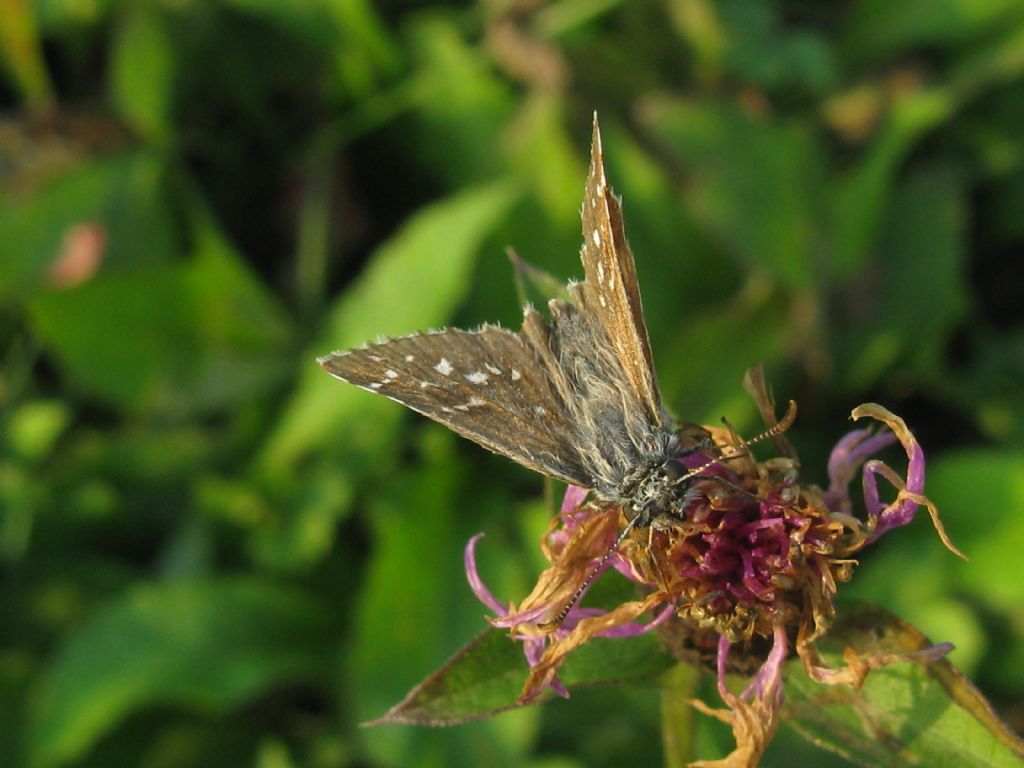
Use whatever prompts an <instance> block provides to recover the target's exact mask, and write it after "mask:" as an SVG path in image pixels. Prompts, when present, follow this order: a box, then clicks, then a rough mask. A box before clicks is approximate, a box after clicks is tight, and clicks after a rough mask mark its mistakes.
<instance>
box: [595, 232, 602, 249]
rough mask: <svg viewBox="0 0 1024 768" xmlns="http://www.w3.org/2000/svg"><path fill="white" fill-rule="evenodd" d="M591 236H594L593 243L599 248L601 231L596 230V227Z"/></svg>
mask: <svg viewBox="0 0 1024 768" xmlns="http://www.w3.org/2000/svg"><path fill="white" fill-rule="evenodd" d="M593 238H594V245H596V246H597V247H598V248H600V247H601V233H600V232H598V231H597V230H596V229H595V230H594V232H593Z"/></svg>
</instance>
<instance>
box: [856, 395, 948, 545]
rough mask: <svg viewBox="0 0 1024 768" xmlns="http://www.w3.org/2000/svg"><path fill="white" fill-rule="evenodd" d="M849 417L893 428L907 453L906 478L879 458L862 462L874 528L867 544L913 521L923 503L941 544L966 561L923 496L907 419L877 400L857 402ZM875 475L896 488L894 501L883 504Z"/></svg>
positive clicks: (919, 458)
mask: <svg viewBox="0 0 1024 768" xmlns="http://www.w3.org/2000/svg"><path fill="white" fill-rule="evenodd" d="M850 416H851V418H853V419H854V420H857V419H860V418H862V417H864V416H868V417H870V418H872V419H875V420H877V421H881V422H882V423H883V424H885V425H886V426H887V427H888V428H889V429H891V430H892V432H893V434H894V435H895V436H896V439H897V440H899V441H900V444H901V445H902V446H903V450H904V451H905V452H906V454H907V477H906V480H905V481H903V480H901V479H900V477H899V476H898V475H897V474H896V473H895V472H894V471H893V470H892V469H891V468H890V467H889V466H887V465H886V464H884V463H882V462H880V461H869V462H868V463H867V464H865V465H864V472H863V480H864V502H865V505H866V506H867V510H868V518H869V520H870V521H872V522H873V523H874V525H875V531H874V533H873V534H872V536H871V538H870V539H869V543H870V542H871V541H875V540H876V539H878V537H880V536H881V535H882V534H883V533H885V532H886V531H888V530H889V529H891V528H896V527H899V526H901V525H906V524H907V523H909V522H910V521H911V520H913V518H914V513H915V512H916V511H917V509H918V507H921V506H923V507H925V508H926V509H927V510H928V514H929V515H930V517H931V519H932V525H933V526H935V530H936V532H937V533H938V534H939V538H940V539H942V543H943V544H945V545H946V547H947V548H948V549H949V550H950V551H951V552H953V553H954V554H956V555H959V556H960V557H962V558H964V559H965V560H966V559H967V557H966V556H965V555H964V554H963V552H961V551H960V550H959V549H957V547H956V546H955V545H954V544H953V542H952V541H951V540H950V538H949V536H948V535H947V534H946V530H945V528H944V527H943V525H942V522H941V521H940V520H939V514H938V510H937V509H936V507H935V505H934V504H933V503H932V502H931V501H930V500H929V499H928V498H927V497H925V496H923V495H922V491H923V490H924V477H925V469H924V465H925V461H924V451H923V450H922V449H921V445H920V443H918V442H917V438H915V437H914V435H913V434H912V433H911V431H910V429H909V428H908V427H907V425H906V422H904V421H903V419H901V418H900V417H899V416H897V415H896V414H894V413H892V412H891V411H889V410H887V409H885V408H883V407H882V406H880V405H877V404H876V403H865V404H863V405H859V406H857V407H856V408H854V409H853V413H851V414H850ZM877 475H882V476H883V477H884V478H885V479H886V480H888V481H889V482H890V483H892V484H893V487H895V488H896V490H897V495H896V500H895V501H893V502H892V503H891V504H888V505H885V504H883V503H882V501H881V500H880V498H879V494H878V482H877Z"/></svg>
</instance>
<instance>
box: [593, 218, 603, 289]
mask: <svg viewBox="0 0 1024 768" xmlns="http://www.w3.org/2000/svg"><path fill="white" fill-rule="evenodd" d="M594 234H595V235H597V230H596V229H595V230H594ZM597 282H598V283H600V284H601V285H604V264H602V263H601V262H600V261H599V262H597Z"/></svg>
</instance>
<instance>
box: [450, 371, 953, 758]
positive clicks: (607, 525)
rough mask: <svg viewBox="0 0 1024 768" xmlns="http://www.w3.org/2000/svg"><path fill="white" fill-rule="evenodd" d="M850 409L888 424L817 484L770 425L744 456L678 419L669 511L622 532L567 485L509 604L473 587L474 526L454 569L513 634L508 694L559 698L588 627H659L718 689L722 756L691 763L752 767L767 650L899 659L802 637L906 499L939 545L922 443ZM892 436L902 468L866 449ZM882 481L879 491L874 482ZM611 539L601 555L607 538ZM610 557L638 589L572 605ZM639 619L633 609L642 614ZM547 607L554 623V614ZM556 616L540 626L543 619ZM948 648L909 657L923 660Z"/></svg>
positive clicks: (775, 665)
mask: <svg viewBox="0 0 1024 768" xmlns="http://www.w3.org/2000/svg"><path fill="white" fill-rule="evenodd" d="M747 388H748V390H749V391H750V392H751V394H752V395H753V396H754V398H755V400H756V401H757V403H758V406H759V408H760V410H761V412H762V414H763V415H764V417H765V420H766V421H767V422H768V425H769V426H770V427H771V426H773V425H774V424H775V417H774V409H773V407H772V405H771V401H770V398H769V396H768V394H767V390H766V387H765V386H764V383H763V381H762V380H761V378H760V375H759V372H757V373H755V374H754V375H752V376H749V377H748V379H747ZM852 416H853V418H854V419H855V420H856V419H861V418H865V417H867V418H871V419H874V420H876V421H878V422H880V423H881V424H883V425H884V426H885V427H886V428H887V429H886V430H885V431H882V432H878V433H873V432H872V431H871V430H870V429H859V430H855V431H853V432H851V433H849V434H848V435H846V436H845V437H843V438H842V439H841V440H840V441H839V442H838V443H837V444H836V446H835V448H834V449H833V451H832V455H831V457H830V458H829V461H828V475H829V488H828V489H827V490H823V489H822V488H820V487H818V486H816V485H813V484H809V483H806V482H804V481H802V480H801V477H800V465H799V462H798V461H797V458H796V455H795V452H794V451H793V450H792V448H791V446H790V445H789V443H788V441H786V440H785V438H784V436H777V437H776V438H775V446H776V448H777V450H778V452H779V456H777V457H775V458H771V459H768V460H765V461H758V460H757V459H755V457H754V456H753V454H752V453H751V450H750V448H749V446H748V444H747V443H746V442H745V441H744V440H743V439H742V438H741V437H739V436H738V435H737V434H736V433H735V432H734V431H733V430H732V429H730V428H727V427H697V426H692V425H691V426H688V427H685V428H684V429H683V430H682V431H681V432H680V438H681V444H682V448H683V451H684V452H683V453H681V455H680V457H679V461H680V463H682V464H683V465H684V466H686V467H687V468H689V469H690V470H691V471H694V472H695V475H694V476H693V477H692V478H691V479H690V481H689V482H690V486H689V491H688V492H687V494H686V496H685V500H684V506H683V509H682V512H681V514H680V515H679V516H678V518H676V517H673V518H662V519H658V520H657V521H655V524H653V525H651V526H650V527H647V528H629V529H628V532H627V534H626V535H625V537H624V538H622V540H621V541H619V538H620V531H622V530H627V527H628V523H629V519H628V517H627V514H626V511H625V510H623V509H622V508H621V507H620V506H618V505H615V504H612V503H609V502H605V501H601V500H594V499H588V493H587V491H586V490H585V489H581V488H575V487H570V488H569V489H568V491H567V492H566V495H565V498H564V501H563V503H562V509H561V513H560V515H559V516H558V517H557V518H556V519H555V520H554V522H553V524H552V526H551V529H550V530H549V531H548V533H547V534H546V535H545V537H544V539H543V541H542V543H541V547H542V550H543V552H544V555H545V557H546V558H547V559H548V561H549V562H550V563H551V565H550V566H549V567H548V568H547V569H546V570H545V571H544V572H543V573H542V574H541V576H540V579H539V580H538V582H537V585H536V586H535V588H534V590H533V591H532V592H531V594H530V595H529V596H528V597H527V598H526V599H525V600H524V601H523V602H522V603H521V604H519V605H513V604H504V603H502V602H501V601H499V600H498V599H497V598H495V597H494V596H493V595H492V594H491V593H490V592H489V591H488V590H487V588H486V587H485V586H484V585H483V584H482V583H481V581H480V578H479V576H478V574H477V570H476V561H475V547H476V543H477V541H478V539H479V537H474V539H472V540H471V541H470V543H469V545H468V546H467V549H466V568H467V573H468V575H469V580H470V583H471V585H472V587H473V590H474V591H475V593H476V594H477V596H478V597H479V598H480V599H481V600H482V601H483V602H484V603H485V604H487V605H488V607H489V608H491V610H493V611H494V612H495V614H497V616H496V618H494V619H492V620H491V621H492V623H493V624H494V625H495V626H497V627H503V628H507V629H509V630H510V632H511V634H512V636H513V637H514V638H516V639H518V640H520V641H522V642H523V646H524V650H525V653H526V658H527V661H528V662H529V664H530V668H531V669H530V674H529V676H528V678H527V680H526V683H525V685H524V687H523V691H522V694H521V696H520V701H521V702H527V701H530V700H532V699H534V698H536V697H537V696H538V695H539V694H540V693H542V692H543V691H544V690H545V689H547V688H549V687H550V688H551V689H553V690H554V691H555V692H557V693H559V694H561V695H567V692H566V690H565V688H564V687H563V686H562V684H561V683H560V682H559V680H558V677H557V671H558V668H559V666H560V665H561V663H562V661H563V660H564V659H565V656H566V655H567V654H568V653H569V652H570V651H572V650H573V649H574V648H576V647H578V646H580V645H581V644H583V643H585V642H587V641H588V640H589V639H590V638H593V637H623V636H631V635H636V634H640V633H643V632H648V631H651V630H652V629H655V628H657V627H660V628H661V629H660V634H661V635H662V639H663V641H664V642H665V644H666V645H667V647H668V648H669V650H670V651H671V652H673V653H674V654H676V655H677V656H679V657H680V658H687V659H692V658H694V657H695V655H696V656H697V657H700V656H701V654H702V653H703V654H704V655H707V654H708V652H710V653H711V654H712V656H713V667H714V668H715V669H716V671H717V674H718V690H719V693H720V695H721V696H722V699H723V700H724V702H725V703H726V705H727V707H728V709H726V710H713V709H711V708H709V707H708V706H707V705H705V704H703V703H702V702H694V704H695V706H697V707H698V708H700V709H701V710H702V711H704V712H706V713H708V714H712V715H714V716H716V717H718V718H720V719H722V720H725V721H726V722H728V723H730V724H731V726H732V728H733V732H734V735H735V737H736V741H737V748H736V750H735V751H734V752H733V754H732V755H730V757H729V758H726V760H724V761H719V762H716V763H698V764H697V765H722V766H726V765H728V766H746V765H752V764H754V763H756V761H757V760H758V759H759V757H760V755H761V753H762V752H763V750H764V748H765V746H766V745H767V743H768V741H769V740H770V738H771V736H772V735H773V733H774V731H775V728H776V727H777V724H778V722H777V720H778V718H777V714H778V711H779V708H780V706H781V704H782V676H781V668H782V662H783V661H784V660H785V659H786V658H787V656H789V654H790V651H791V650H793V649H795V651H796V653H797V654H798V655H799V656H800V658H801V659H802V661H803V663H804V667H805V669H806V671H807V673H808V674H809V675H810V676H811V677H812V678H813V679H815V680H817V681H819V682H823V683H830V684H836V683H847V684H851V685H859V684H860V683H861V682H862V681H863V679H864V676H865V675H866V674H867V672H868V671H869V670H870V669H872V668H877V667H880V666H884V665H885V664H889V663H892V662H894V661H900V660H906V659H907V658H908V656H897V655H892V654H890V655H886V656H884V657H883V656H881V655H871V654H862V655H858V654H855V653H847V655H846V656H845V657H844V658H845V661H846V666H845V667H843V668H841V669H830V668H828V667H826V666H825V665H824V662H823V660H822V659H821V656H820V654H819V653H818V651H817V648H816V646H815V641H816V640H817V639H818V638H819V637H821V635H822V634H823V633H824V632H825V631H826V630H827V629H828V627H829V625H830V623H831V620H832V618H833V617H834V615H835V596H836V591H837V588H838V585H839V584H840V583H842V582H845V581H848V580H849V579H850V577H851V576H852V574H853V570H854V567H855V566H856V564H857V563H856V560H855V559H854V557H855V556H856V554H857V553H858V552H859V551H860V550H861V549H863V548H864V547H865V546H866V545H868V544H870V543H872V542H873V541H875V540H877V539H878V537H879V536H881V535H882V534H883V533H885V532H886V531H888V530H889V529H891V528H894V527H897V526H901V525H905V524H906V523H908V522H910V521H911V519H912V518H913V516H914V513H915V511H916V510H917V508H918V507H919V506H924V507H926V508H927V509H928V511H929V513H930V515H931V517H932V521H933V523H934V525H935V527H936V529H937V531H938V533H939V535H940V537H941V538H942V540H943V542H944V543H945V544H946V546H947V547H949V548H950V549H951V550H953V551H954V552H957V554H960V553H959V552H958V551H957V550H956V549H955V547H953V545H952V543H951V542H950V541H949V539H948V538H947V537H946V535H945V532H944V530H943V529H942V526H941V524H940V522H939V520H938V517H937V514H936V511H935V507H934V505H932V503H931V502H930V501H929V500H928V499H927V498H926V497H924V496H923V490H924V474H925V473H924V454H923V452H922V450H921V447H920V445H919V444H918V443H917V441H916V439H915V438H914V436H913V435H912V434H911V433H910V431H909V430H908V429H907V427H906V425H905V424H904V422H903V421H902V420H901V419H900V418H899V417H898V416H895V415H894V414H892V413H890V412H889V411H887V410H886V409H885V408H883V407H881V406H879V405H874V404H868V405H862V406H860V407H858V408H857V409H855V410H854V412H853V414H852ZM897 441H898V442H899V443H900V445H901V446H902V448H903V450H904V451H905V452H906V455H907V460H908V465H907V470H906V476H905V477H901V476H900V475H898V474H897V473H896V472H895V471H894V470H893V469H892V468H890V467H889V466H888V465H886V464H884V463H883V462H881V461H878V460H876V459H873V458H871V457H872V456H874V454H876V453H877V452H878V451H879V450H880V449H881V448H884V447H886V446H888V445H890V444H892V443H894V442H897ZM858 470H860V472H861V476H862V478H863V497H864V509H865V516H864V517H857V516H855V514H854V510H853V504H852V502H851V499H850V497H849V493H848V486H849V483H850V481H851V480H852V479H853V478H854V477H855V475H856V474H857V472H858ZM879 477H881V478H882V479H884V480H886V481H887V482H888V483H890V484H891V485H892V486H893V488H895V491H896V497H895V499H893V500H892V501H891V502H884V501H882V499H881V495H880V491H879V488H878V478H879ZM617 541H619V543H618V546H617V547H616V548H615V549H614V550H613V551H612V550H611V549H610V548H612V547H613V546H614V545H615V544H616V542H617ZM607 568H614V569H615V570H617V571H618V572H619V573H620V574H622V575H623V576H625V577H626V578H628V579H630V580H631V581H633V582H635V583H636V584H638V585H639V586H640V587H641V588H642V591H643V592H644V593H645V594H643V596H642V597H640V598H639V599H637V600H633V601H629V602H626V603H623V604H621V605H619V606H617V607H615V608H613V609H611V610H604V609H598V608H588V607H582V606H580V605H577V604H576V602H575V598H576V597H578V596H579V592H580V591H581V590H584V591H585V589H586V588H587V587H588V586H589V584H590V581H591V580H592V579H593V577H594V576H595V569H601V570H603V569H607ZM645 615H646V616H647V617H648V621H646V622H643V621H641V617H643V616H645ZM559 617H563V618H561V621H558V619H559ZM553 619H554V620H555V622H554V625H552V620H553ZM737 646H739V647H740V648H741V650H742V655H743V656H744V657H748V658H749V657H754V658H757V659H759V668H758V669H757V672H756V674H755V675H754V676H753V679H752V681H751V682H750V683H749V685H748V686H747V688H746V689H745V690H744V691H743V692H742V693H740V694H739V695H736V694H733V693H731V692H730V691H729V689H728V688H727V687H726V685H725V675H726V670H727V669H728V668H729V664H730V653H731V652H733V653H734V652H735V649H736V647H737ZM949 648H950V647H949V646H948V645H941V646H934V647H933V648H930V649H928V650H926V651H924V652H922V653H920V654H918V655H917V656H915V658H918V657H921V656H924V657H925V658H937V657H940V656H942V655H943V654H945V653H947V652H948V650H949Z"/></svg>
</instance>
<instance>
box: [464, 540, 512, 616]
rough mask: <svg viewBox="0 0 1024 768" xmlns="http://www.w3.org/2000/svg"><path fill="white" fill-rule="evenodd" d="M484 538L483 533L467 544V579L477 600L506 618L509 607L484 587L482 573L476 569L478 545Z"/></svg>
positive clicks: (465, 555)
mask: <svg viewBox="0 0 1024 768" xmlns="http://www.w3.org/2000/svg"><path fill="white" fill-rule="evenodd" d="M483 537H484V535H483V534H482V533H478V534H477V535H476V536H474V537H473V538H471V539H470V540H469V542H468V543H467V544H466V551H465V554H464V555H463V561H464V562H465V565H466V579H467V580H468V581H469V587H470V589H472V590H473V594H474V595H476V598H477V600H479V601H480V602H481V603H483V604H484V605H486V606H487V607H488V608H490V609H491V610H492V611H494V612H495V613H496V614H498V615H499V616H504V615H505V614H506V613H507V612H508V607H507V606H506V605H504V604H503V603H502V602H501V601H500V600H498V598H496V597H495V596H494V594H493V593H492V592H491V590H489V589H488V588H487V587H486V586H485V585H484V582H483V580H482V579H481V578H480V573H479V571H477V568H476V543H477V542H478V541H480V539H482V538H483Z"/></svg>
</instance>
